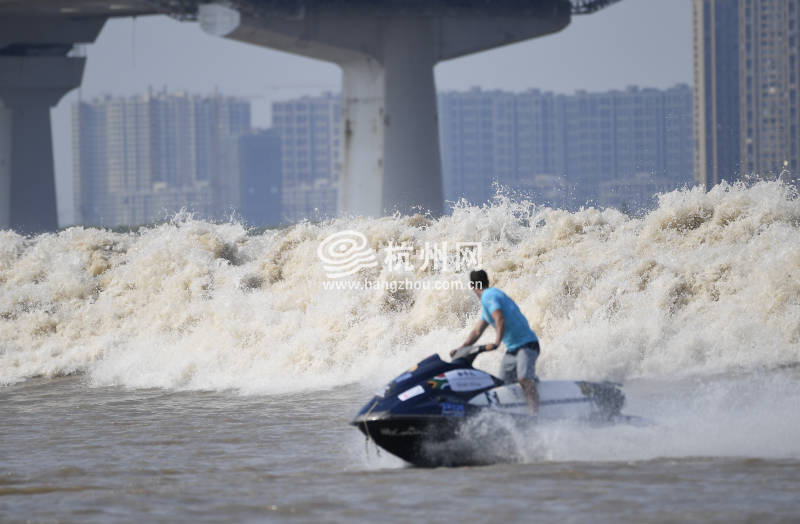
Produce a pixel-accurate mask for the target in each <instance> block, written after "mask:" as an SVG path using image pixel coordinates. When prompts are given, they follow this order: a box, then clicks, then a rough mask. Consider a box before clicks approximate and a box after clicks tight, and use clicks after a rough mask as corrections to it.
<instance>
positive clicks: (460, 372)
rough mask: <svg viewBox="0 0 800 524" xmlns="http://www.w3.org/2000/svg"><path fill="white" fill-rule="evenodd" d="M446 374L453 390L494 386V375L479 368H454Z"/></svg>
mask: <svg viewBox="0 0 800 524" xmlns="http://www.w3.org/2000/svg"><path fill="white" fill-rule="evenodd" d="M444 376H445V377H447V381H448V383H449V384H450V389H451V390H453V391H474V390H476V389H484V388H488V387H491V386H494V380H492V376H491V375H489V374H488V373H484V372H483V371H478V370H477V369H453V370H451V371H448V372H447V373H445V374H444Z"/></svg>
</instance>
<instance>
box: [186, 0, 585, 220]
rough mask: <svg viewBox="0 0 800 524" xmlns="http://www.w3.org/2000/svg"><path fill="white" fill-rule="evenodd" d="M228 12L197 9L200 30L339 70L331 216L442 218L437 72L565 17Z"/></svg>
mask: <svg viewBox="0 0 800 524" xmlns="http://www.w3.org/2000/svg"><path fill="white" fill-rule="evenodd" d="M230 4H231V3H219V4H214V3H209V2H206V3H203V4H201V5H200V6H199V8H198V19H199V20H200V25H201V27H203V29H204V30H206V31H207V32H209V33H211V34H214V35H218V36H225V37H226V38H231V39H234V40H240V41H242V42H248V43H251V44H257V45H262V46H265V47H271V48H274V49H280V50H283V51H287V52H290V53H297V54H300V55H304V56H308V57H312V58H316V59H319V60H327V61H330V62H334V63H336V64H338V65H339V66H341V67H342V71H343V75H342V106H343V107H342V117H343V123H342V127H343V131H344V133H343V134H344V151H343V153H344V165H343V169H342V173H341V178H340V180H339V212H340V213H343V214H357V215H367V216H379V215H383V214H385V213H392V212H394V211H400V212H401V213H409V212H415V211H418V210H422V211H430V212H431V213H432V214H434V215H439V214H441V213H442V211H443V208H444V202H443V188H442V173H441V165H440V159H439V129H438V122H437V114H436V90H435V86H434V79H433V67H434V65H435V64H436V63H437V62H439V61H442V60H448V59H451V58H456V57H459V56H465V55H468V54H470V53H476V52H478V51H483V50H486V49H491V48H493V47H497V46H501V45H507V44H511V43H514V42H520V41H523V40H527V39H529V38H534V37H538V36H542V35H546V34H550V33H554V32H556V31H560V30H561V29H563V28H564V27H566V26H567V24H569V21H570V16H571V14H570V13H571V3H570V2H568V1H566V0H537V1H536V2H499V3H498V2H463V3H461V2H456V3H454V4H453V3H451V2H408V3H406V2H399V3H389V4H392V5H382V4H383V3H382V2H355V3H347V2H345V4H347V5H339V4H340V3H339V2H311V3H304V4H303V5H302V6H300V5H297V6H294V4H292V3H284V4H281V3H274V2H272V3H270V4H274V5H271V6H267V5H260V4H263V3H262V2H252V3H251V2H246V1H244V0H242V2H233V4H242V5H245V4H246V5H249V8H246V9H243V10H242V12H240V11H237V10H235V9H233V8H231V7H230ZM256 4H259V5H256ZM406 4H407V5H406ZM451 4H453V5H451ZM462 4H463V5H462ZM495 4H498V5H495Z"/></svg>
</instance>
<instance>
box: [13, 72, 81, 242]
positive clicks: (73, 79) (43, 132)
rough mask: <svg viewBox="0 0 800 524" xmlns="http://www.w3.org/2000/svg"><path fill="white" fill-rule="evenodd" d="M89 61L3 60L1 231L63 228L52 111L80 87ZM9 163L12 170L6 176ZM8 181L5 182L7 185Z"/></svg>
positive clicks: (28, 232) (24, 231)
mask: <svg viewBox="0 0 800 524" xmlns="http://www.w3.org/2000/svg"><path fill="white" fill-rule="evenodd" d="M85 60H86V59H85V58H67V57H52V56H47V57H41V56H24V57H0V99H2V101H3V105H4V108H5V109H4V111H3V113H2V115H0V140H2V141H3V142H4V143H3V144H0V155H2V152H6V154H5V156H4V157H0V184H5V185H6V186H7V187H8V191H7V192H6V193H5V195H6V198H5V199H2V200H0V228H4V229H5V228H9V227H10V228H12V229H15V230H17V231H19V232H21V233H26V234H32V233H40V232H43V231H53V230H55V229H57V228H58V215H57V211H56V186H55V173H54V169H53V141H52V132H51V127H50V108H51V107H53V106H55V105H56V104H57V103H58V101H59V100H61V97H62V96H64V95H65V94H66V93H67V92H68V91H70V90H72V89H74V88H75V87H77V86H78V85H80V82H81V77H82V76H83V68H84V64H85ZM3 164H5V166H6V169H5V172H3ZM4 179H5V180H4Z"/></svg>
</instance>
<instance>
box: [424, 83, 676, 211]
mask: <svg viewBox="0 0 800 524" xmlns="http://www.w3.org/2000/svg"><path fill="white" fill-rule="evenodd" d="M439 118H440V134H441V143H442V166H443V172H444V180H445V198H446V199H447V200H450V201H457V200H459V199H461V198H465V199H467V200H468V201H470V202H474V203H481V202H485V201H487V200H488V199H489V198H491V197H492V196H493V195H494V194H495V193H496V190H497V188H496V187H494V183H495V182H496V183H497V184H499V185H500V186H506V187H509V188H511V189H521V190H524V191H526V192H532V193H534V195H537V196H539V197H540V198H541V199H542V200H544V201H546V202H548V203H550V204H553V205H558V206H567V207H577V206H580V205H583V204H586V203H594V204H599V205H614V206H621V205H623V204H625V205H626V206H628V207H641V206H645V205H647V204H648V203H649V202H647V201H646V200H647V198H644V197H643V195H646V194H647V191H649V190H651V189H652V191H651V192H650V195H652V193H653V192H656V191H663V190H668V189H673V188H675V187H679V186H681V185H684V184H688V183H690V181H691V176H692V139H691V132H692V115H691V90H690V89H689V87H688V86H685V85H680V86H676V87H674V88H670V89H666V90H658V89H638V88H629V89H627V90H625V91H610V92H605V93H586V92H583V91H579V92H577V93H576V94H574V95H555V94H553V93H543V92H541V91H538V90H531V91H527V92H524V93H520V94H513V93H507V92H502V91H481V90H480V89H473V90H471V91H468V92H463V93H462V92H451V93H444V94H442V95H440V97H439ZM626 187H630V191H629V192H626V190H625V188H626ZM648 198H649V195H648Z"/></svg>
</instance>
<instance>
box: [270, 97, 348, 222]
mask: <svg viewBox="0 0 800 524" xmlns="http://www.w3.org/2000/svg"><path fill="white" fill-rule="evenodd" d="M341 107H342V106H341V98H340V97H339V96H338V95H334V94H331V93H326V94H324V95H322V96H317V97H308V96H307V97H302V98H299V99H294V100H289V101H286V102H276V103H274V104H273V105H272V128H273V129H275V131H277V133H278V134H279V135H280V137H281V157H282V171H283V183H282V185H283V205H282V208H283V210H282V213H283V218H284V221H287V222H296V221H299V220H303V219H306V218H310V219H319V218H325V217H330V216H333V215H335V214H336V199H337V191H336V187H337V181H338V178H339V171H340V166H341V159H342V148H343V145H342V142H341V137H342V134H343V133H342V127H341V112H342V108H341Z"/></svg>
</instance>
